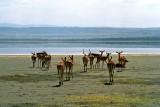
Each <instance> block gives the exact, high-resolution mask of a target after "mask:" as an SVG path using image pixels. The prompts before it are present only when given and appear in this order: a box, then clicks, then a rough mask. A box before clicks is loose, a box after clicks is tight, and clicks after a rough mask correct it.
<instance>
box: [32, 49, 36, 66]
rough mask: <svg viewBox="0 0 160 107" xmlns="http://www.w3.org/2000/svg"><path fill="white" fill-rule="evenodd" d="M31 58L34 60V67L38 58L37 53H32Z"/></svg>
mask: <svg viewBox="0 0 160 107" xmlns="http://www.w3.org/2000/svg"><path fill="white" fill-rule="evenodd" d="M31 59H32V62H33V68H34V67H35V63H36V59H37V56H36V53H35V52H34V53H32V56H31Z"/></svg>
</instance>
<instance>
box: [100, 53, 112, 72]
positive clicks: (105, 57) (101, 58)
mask: <svg viewBox="0 0 160 107" xmlns="http://www.w3.org/2000/svg"><path fill="white" fill-rule="evenodd" d="M106 54H107V56H101V57H100V59H99V61H102V69H103V65H104V62H106V63H107V59H108V58H109V55H110V54H111V53H106ZM99 63H100V62H99Z"/></svg>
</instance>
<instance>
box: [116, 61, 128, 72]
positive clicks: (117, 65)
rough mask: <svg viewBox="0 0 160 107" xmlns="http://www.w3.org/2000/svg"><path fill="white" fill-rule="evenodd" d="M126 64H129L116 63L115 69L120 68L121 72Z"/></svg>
mask: <svg viewBox="0 0 160 107" xmlns="http://www.w3.org/2000/svg"><path fill="white" fill-rule="evenodd" d="M126 62H129V61H128V60H125V61H124V62H123V63H122V64H119V63H116V67H117V68H118V71H119V68H120V67H121V71H123V70H124V69H125V68H126Z"/></svg>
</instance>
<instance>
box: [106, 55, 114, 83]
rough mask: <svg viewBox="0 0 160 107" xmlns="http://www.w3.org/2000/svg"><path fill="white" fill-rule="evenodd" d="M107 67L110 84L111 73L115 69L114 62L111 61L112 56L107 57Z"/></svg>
mask: <svg viewBox="0 0 160 107" xmlns="http://www.w3.org/2000/svg"><path fill="white" fill-rule="evenodd" d="M107 68H108V71H109V78H110V84H113V75H114V70H115V63H114V62H113V61H112V57H111V58H110V59H108V63H107Z"/></svg>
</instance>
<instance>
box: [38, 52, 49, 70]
mask: <svg viewBox="0 0 160 107" xmlns="http://www.w3.org/2000/svg"><path fill="white" fill-rule="evenodd" d="M36 55H37V57H38V67H40V66H41V63H42V61H43V59H44V57H45V56H47V55H48V54H47V52H45V51H42V52H39V53H36Z"/></svg>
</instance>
